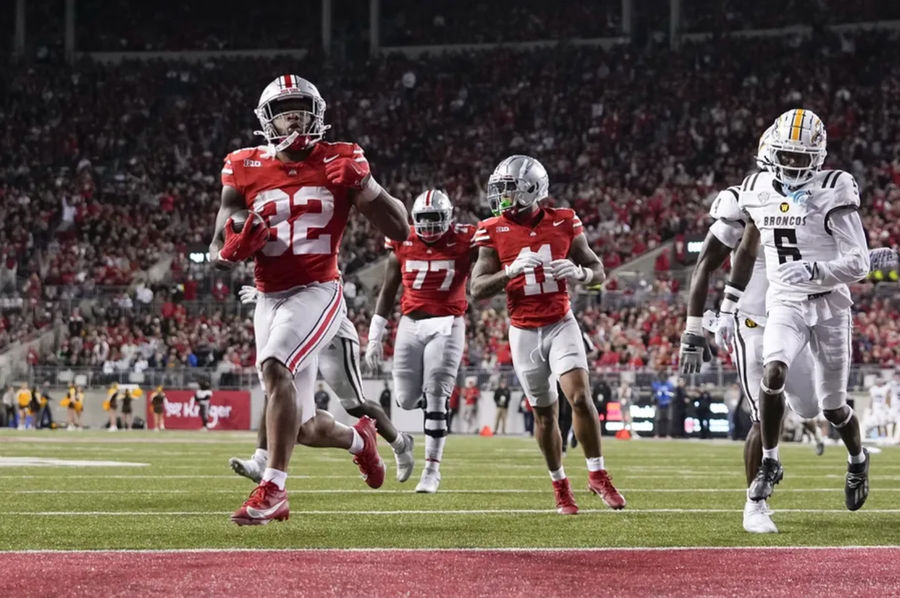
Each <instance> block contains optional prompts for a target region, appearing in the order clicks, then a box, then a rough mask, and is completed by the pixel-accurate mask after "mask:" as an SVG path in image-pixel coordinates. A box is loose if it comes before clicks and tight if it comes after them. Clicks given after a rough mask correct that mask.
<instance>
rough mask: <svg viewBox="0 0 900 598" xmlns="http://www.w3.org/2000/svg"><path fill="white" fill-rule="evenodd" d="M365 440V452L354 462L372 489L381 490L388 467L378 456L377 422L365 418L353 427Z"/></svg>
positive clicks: (358, 455) (355, 458)
mask: <svg viewBox="0 0 900 598" xmlns="http://www.w3.org/2000/svg"><path fill="white" fill-rule="evenodd" d="M353 427H354V428H356V431H357V432H359V435H360V436H362V439H363V442H364V444H363V450H362V451H360V452H359V454H357V455H354V456H353V462H354V463H356V464H357V465H358V466H359V472H360V473H361V474H362V478H363V479H364V480H365V481H366V484H368V485H369V487H370V488H381V485H382V484H383V483H384V473H385V471H387V467H386V466H385V464H384V461H382V459H381V455H379V454H378V437H377V436H376V435H375V420H374V419H372V418H371V417H367V416H363V417H362V418H360V420H359V421H358V422H356V425H355V426H353Z"/></svg>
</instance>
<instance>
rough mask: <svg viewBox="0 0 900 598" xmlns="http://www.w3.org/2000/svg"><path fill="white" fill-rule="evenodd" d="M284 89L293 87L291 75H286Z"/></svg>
mask: <svg viewBox="0 0 900 598" xmlns="http://www.w3.org/2000/svg"><path fill="white" fill-rule="evenodd" d="M284 87H285V88H288V87H293V82H292V81H291V76H290V75H285V76H284Z"/></svg>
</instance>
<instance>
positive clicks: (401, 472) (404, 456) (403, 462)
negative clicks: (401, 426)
mask: <svg viewBox="0 0 900 598" xmlns="http://www.w3.org/2000/svg"><path fill="white" fill-rule="evenodd" d="M401 434H402V435H403V439H404V440H405V441H406V444H405V446H404V447H403V450H402V451H401V452H399V453H397V452H395V453H394V460H395V461H397V481H398V482H405V481H406V480H408V479H409V476H410V475H412V470H413V466H414V465H415V464H416V458H415V456H414V455H413V444H414V443H415V440H413V437H412V436H410V435H409V434H407V433H406V432H401Z"/></svg>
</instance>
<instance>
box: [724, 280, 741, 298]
mask: <svg viewBox="0 0 900 598" xmlns="http://www.w3.org/2000/svg"><path fill="white" fill-rule="evenodd" d="M725 295H726V296H727V295H731V296H732V297H734V298H735V300H738V299H740V298H741V297H743V296H744V290H743V289H739V288H737V287H736V286H734V285H732V284H731V283H726V284H725Z"/></svg>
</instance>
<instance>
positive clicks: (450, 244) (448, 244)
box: [447, 243, 456, 247]
mask: <svg viewBox="0 0 900 598" xmlns="http://www.w3.org/2000/svg"><path fill="white" fill-rule="evenodd" d="M454 245H456V243H447V247H453V246H454Z"/></svg>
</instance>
